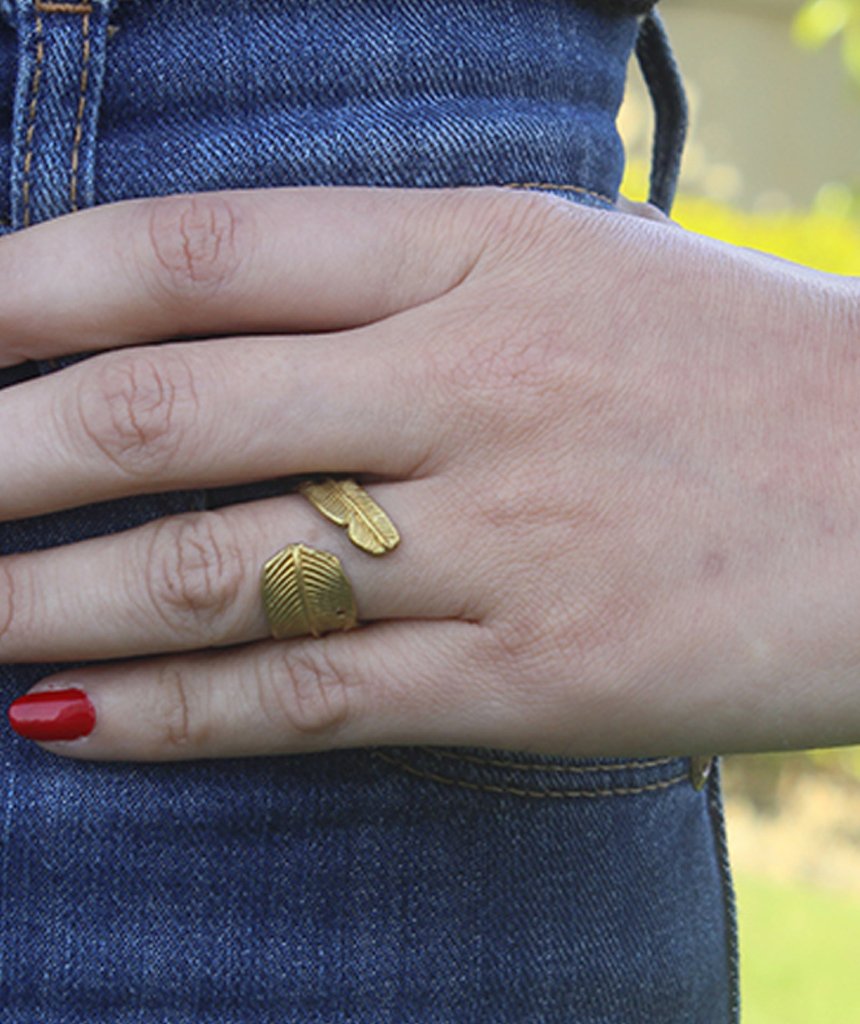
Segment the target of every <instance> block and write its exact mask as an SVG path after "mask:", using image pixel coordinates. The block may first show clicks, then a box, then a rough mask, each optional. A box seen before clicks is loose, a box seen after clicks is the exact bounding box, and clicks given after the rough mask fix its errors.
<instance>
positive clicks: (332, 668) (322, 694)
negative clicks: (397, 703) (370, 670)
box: [252, 641, 362, 749]
mask: <svg viewBox="0 0 860 1024" xmlns="http://www.w3.org/2000/svg"><path fill="white" fill-rule="evenodd" d="M330 642H331V641H323V642H321V643H320V642H318V643H317V644H316V645H314V647H309V646H308V644H307V643H298V644H289V643H288V644H286V645H282V646H273V647H272V648H270V650H269V651H268V653H267V654H266V655H265V656H264V657H263V658H261V659H259V660H258V662H257V670H256V672H255V675H254V694H253V697H252V699H254V700H255V701H256V704H257V706H258V707H259V709H260V711H261V713H262V718H263V721H264V722H266V723H267V724H269V725H271V726H273V727H274V730H275V732H276V733H277V734H280V735H284V736H285V737H289V738H290V739H291V740H292V741H293V742H296V741H297V743H298V745H299V746H301V747H302V748H305V747H306V748H307V749H322V748H324V747H327V746H329V745H333V744H334V743H335V740H336V737H337V736H338V735H339V734H340V733H342V732H343V731H344V729H345V727H346V726H347V725H348V724H350V722H351V721H352V719H353V717H354V707H355V701H356V694H355V693H354V692H353V691H354V690H355V689H357V688H358V687H359V686H360V685H362V684H359V683H357V682H355V681H352V680H350V679H348V678H346V676H345V675H344V672H343V670H342V668H341V666H340V665H338V664H337V662H336V660H335V659H334V658H333V657H332V656H331V655H330V654H329V652H328V650H327V649H326V643H330ZM291 746H292V743H291Z"/></svg>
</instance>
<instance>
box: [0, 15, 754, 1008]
mask: <svg viewBox="0 0 860 1024" xmlns="http://www.w3.org/2000/svg"><path fill="white" fill-rule="evenodd" d="M640 24H641V20H640V19H639V18H638V17H636V16H632V15H629V14H625V13H623V12H622V13H621V14H617V13H616V14H615V15H613V16H610V15H609V14H608V13H607V12H606V11H602V10H601V9H600V7H599V5H597V4H588V5H582V4H578V3H575V2H571V0H529V2H523V0H481V2H479V3H476V2H474V0H424V2H422V3H413V2H411V0H403V2H400V0H349V2H328V0H313V2H311V0H277V2H276V0H205V2H204V0H183V2H182V3H177V2H175V0H119V2H117V0H90V2H86V3H77V2H48V0H0V232H2V233H3V234H6V233H9V232H12V231H17V230H21V229H24V228H26V227H27V226H29V225H31V224H37V223H39V222H41V221H45V220H47V219H49V218H53V217H57V216H59V215H62V214H65V213H68V212H71V211H73V210H76V209H81V208H84V207H87V206H91V205H95V204H103V203H112V202H116V201H118V200H122V199H126V198H130V197H137V196H150V195H160V194H168V193H176V192H192V191H200V190H208V189H226V188H267V187H273V186H284V185H295V186H303V185H328V186H336V185H347V184H349V185H356V184H360V185H372V186H379V187H390V186H409V187H443V186H444V187H447V186H451V187H457V186H466V185H507V184H516V185H519V186H520V187H529V188H532V189H536V190H549V191H553V192H555V193H556V194H558V195H563V196H566V197H567V198H568V199H570V200H571V201H573V202H579V203H585V204H589V205H593V206H598V207H602V208H609V207H610V206H611V204H612V203H613V201H614V199H615V198H616V195H617V189H618V185H619V181H620V178H621V172H622V168H623V152H622V147H621V144H620V141H619V138H618V136H617V133H616V129H615V118H616V114H617V109H618V106H619V103H620V101H621V97H622V93H623V88H624V82H625V76H626V73H627V66H628V62H629V59H630V56H631V54H632V52H633V48H634V45H635V43H636V38H637V33H638V31H639V27H640ZM0 244H2V243H0ZM67 272H68V273H69V274H74V272H75V266H74V259H73V258H72V257H70V259H69V261H68V266H67ZM63 362H65V361H63V360H56V361H53V360H52V361H48V362H45V363H42V364H39V365H38V366H37V365H28V366H23V367H15V368H13V369H11V370H7V371H0V384H2V385H3V386H7V387H14V386H15V385H16V382H18V381H19V380H20V379H21V378H23V377H26V376H32V375H34V374H38V373H43V374H44V373H51V372H62V365H63ZM0 400H2V396H0ZM276 487H277V485H268V486H259V487H253V488H237V489H235V490H228V491H227V492H224V491H222V492H220V493H203V492H200V491H193V492H178V493H172V494H167V495H153V496H150V497H145V498H134V499H130V500H124V501H115V502H110V503H106V504H102V505H98V506H90V507H88V508H84V509H74V510H70V511H67V512H61V513H57V514H53V515H50V516H43V517H39V518H33V519H30V520H26V521H21V522H14V523H0V553H3V554H8V553H10V552H15V551H27V550H32V549H35V548H45V547H51V546H55V545H59V544H66V543H72V542H74V541H77V540H80V539H82V538H85V537H90V536H94V535H99V534H104V533H108V532H115V531H120V530H124V529H128V528H130V527H133V526H135V525H137V524H139V523H142V522H145V521H147V520H150V519H153V518H156V517H160V516H166V515H169V514H171V513H174V512H179V511H185V510H188V509H191V508H202V507H206V506H207V505H208V506H212V505H215V504H218V503H221V502H224V501H227V500H236V499H237V498H242V499H243V500H249V499H252V498H253V497H255V496H257V495H259V494H263V493H271V492H272V490H273V488H276ZM278 541H279V539H278V538H275V539H274V540H273V543H274V544H275V546H276V545H277V543H278ZM50 668H51V666H46V665H11V666H10V665H5V666H0V682H2V687H3V695H4V700H5V702H6V704H8V703H9V702H11V700H12V699H14V697H16V696H18V695H19V694H20V693H22V692H23V691H24V690H25V689H26V688H27V687H28V686H29V685H31V684H32V683H33V682H35V681H36V680H38V679H39V678H41V677H42V676H43V675H44V674H45V673H46V672H47V671H49V669H50ZM718 774H719V773H718V769H717V768H715V769H714V770H713V771H712V772H711V774H710V777H709V778H708V780H707V782H706V784H705V785H704V787H703V788H699V787H697V786H695V785H694V781H695V780H696V778H697V772H696V766H695V765H694V763H693V762H691V760H690V759H688V758H642V759H635V758H634V759H596V760H595V759H592V760H583V759H575V758H564V757H546V756H535V755H530V754H525V753H522V752H515V751H504V750H487V749H482V748H481V749H479V748H448V747H427V748H423V747H422V748H417V747H398V748H379V749H375V748H374V749H357V750H349V751H339V752H334V753H325V754H315V755H302V756H290V757H277V758H275V757H273V758H261V759H247V760H231V761H208V762H201V763H185V764H159V765H136V764H125V763H118V764H98V763H96V764H87V763H78V762H70V761H65V760H62V759H59V758H55V757H52V756H50V755H48V754H45V753H43V752H41V751H40V750H39V749H38V748H37V747H35V746H34V745H32V744H30V743H28V742H26V741H24V740H22V739H19V738H17V737H15V736H14V735H13V734H12V733H11V731H10V730H8V729H7V728H5V727H4V728H3V729H2V730H0V1024H132V1022H133V1024H371V1022H372V1024H410V1022H414V1024H652V1022H653V1024H729V1022H734V1021H736V1012H737V1011H736V1000H737V986H736V977H735V974H736V972H735V952H734V948H735V947H734V921H733V909H732V897H731V888H730V882H729V878H728V866H727V861H726V852H725V837H724V835H723V825H722V810H721V803H720V793H719V781H718Z"/></svg>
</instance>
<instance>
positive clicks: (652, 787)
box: [373, 750, 688, 800]
mask: <svg viewBox="0 0 860 1024" xmlns="http://www.w3.org/2000/svg"><path fill="white" fill-rule="evenodd" d="M373 756H374V757H378V758H379V759H380V760H381V761H386V762H387V763H388V764H391V765H394V766H395V767H396V768H399V769H400V770H401V771H404V772H408V773H409V774H410V775H417V776H418V777H419V778H422V779H430V781H431V782H441V783H443V784H444V785H446V786H458V787H460V788H461V789H472V790H477V791H479V792H481V793H507V794H509V795H511V796H524V797H530V798H532V799H537V800H547V799H549V800H552V799H568V800H577V799H579V800H598V799H600V798H601V797H606V796H636V795H638V794H640V793H655V792H657V791H659V790H662V789H669V788H671V787H672V786H677V785H678V784H679V783H681V782H686V781H687V778H688V773H687V772H686V771H685V772H683V773H682V774H680V775H673V776H672V777H671V778H668V779H663V780H662V781H661V782H651V783H648V784H647V785H644V786H630V787H618V788H614V789H550V790H546V791H544V790H540V789H515V788H514V787H512V786H510V787H509V786H492V785H489V784H488V783H481V782H467V781H466V780H465V779H452V778H449V777H447V776H445V775H436V774H435V773H434V772H426V771H423V770H422V769H420V768H413V767H412V765H410V764H407V763H406V762H405V761H400V760H399V759H398V758H396V757H392V756H391V755H390V754H383V753H382V751H380V750H375V751H374V752H373Z"/></svg>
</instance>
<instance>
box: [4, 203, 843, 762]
mask: <svg viewBox="0 0 860 1024" xmlns="http://www.w3.org/2000/svg"><path fill="white" fill-rule="evenodd" d="M0 265H2V271H3V275H4V281H5V282H6V286H5V296H4V300H3V307H2V309H3V313H2V319H0V324H2V328H0V362H2V363H4V364H6V365H9V364H12V363H15V362H18V361H21V360H24V359H28V358H31V359H32V358H45V357H51V356H58V355H61V354H66V353H74V352H79V351H87V350H93V349H105V350H107V349H110V350H114V351H106V352H104V353H103V354H100V355H97V356H95V357H93V358H92V359H90V360H87V361H84V362H82V363H79V364H76V365H74V366H72V367H69V368H67V369H65V370H62V371H60V372H57V373H55V374H52V375H49V376H47V377H44V378H42V379H39V380H33V381H30V382H27V383H24V384H20V385H17V386H15V387H13V388H10V389H8V390H7V391H5V392H4V393H2V395H0V466H2V472H3V484H4V486H3V491H2V494H0V518H2V519H6V520H11V519H15V518H20V517H25V516H31V515H36V514H40V513H46V512H50V511H53V510H57V509H60V508H63V507H68V506H72V505H81V504H85V503H88V502H94V501H101V500H107V499H111V498H116V497H119V496H121V495H131V494H140V493H147V492H157V491H160V490H168V489H171V488H186V487H211V486H221V485H227V484H236V483H241V482H247V481H253V480H259V479H265V478H275V477H279V476H286V475H293V474H306V473H335V474H355V475H361V477H362V479H363V480H364V481H365V483H366V484H367V486H368V488H369V490H370V491H371V492H372V494H373V496H374V497H375V498H376V500H377V501H379V503H380V504H381V505H382V506H383V507H384V508H385V509H386V510H387V511H388V512H389V514H390V515H391V517H392V518H393V520H394V521H395V522H396V523H397V525H398V526H399V527H400V529H401V532H402V534H403V543H402V544H401V545H400V546H399V547H398V548H397V550H395V551H394V552H392V553H390V554H388V555H387V556H386V557H385V558H382V559H373V558H370V557H368V556H367V555H365V554H363V553H362V552H360V551H357V550H356V549H355V548H354V547H353V546H352V545H351V544H350V542H349V541H348V539H347V538H346V535H345V534H344V533H343V532H342V531H340V530H339V529H337V528H336V527H335V526H332V525H331V524H329V523H328V522H326V521H325V520H324V519H322V518H321V517H320V516H319V515H318V514H317V513H316V512H315V511H314V510H313V509H312V508H311V506H310V505H309V504H308V503H307V502H306V501H305V500H304V499H303V498H301V497H299V496H297V495H285V496H283V497H280V498H276V499H269V500H261V501H256V502H253V503H248V504H244V505H237V506H233V507H228V508H223V509H220V510H217V511H210V512H204V513H189V514H186V515H183V516H178V517H175V518H172V519H167V520H163V521H161V522H156V523H152V524H149V525H146V526H143V527H141V528H138V529H135V530H130V531H128V532H126V533H124V534H118V535H114V536H109V537H101V538H97V539H94V540H89V541H86V542H82V543H79V544H74V545H69V546H68V547H64V548H55V549H52V550H46V551H39V552H29V553H25V554H20V555H14V556H8V557H5V558H2V559H0V661H10V662H11V661H39V662H42V661H55V662H57V661H63V660H68V661H72V660H84V659H119V660H115V661H113V662H111V663H109V664H105V665H93V666H90V667H88V668H83V669H76V670H67V671H63V672H60V673H58V674H57V675H55V676H53V677H51V678H50V679H47V680H45V681H43V682H42V683H40V684H39V686H38V687H37V688H36V689H37V690H38V691H44V690H47V689H50V690H60V691H64V690H68V689H69V688H76V689H79V690H81V691H83V692H84V693H85V694H86V696H87V699H88V701H89V702H90V703H89V706H91V707H92V708H93V709H94V711H95V727H94V728H93V729H92V731H91V732H90V733H89V734H88V735H86V736H83V737H81V738H78V739H75V740H73V741H71V742H49V743H46V744H45V745H46V747H47V749H49V750H52V751H54V752H56V753H58V754H64V755H68V756H73V757H80V758H98V759H124V760H125V759H179V758H194V757H218V756H235V755H245V754H269V753H281V752H283V753H289V752H300V751H310V750H319V749H324V748H329V747H345V746H360V745H367V744H389V743H444V744H470V745H471V744H478V745H489V746H494V747H510V748H517V749H524V750H532V751H545V752H552V753H567V754H576V755H594V754H605V755H611V754H619V755H620V754H650V753H660V754H671V753H680V754H683V753H687V754H689V753H698V752H711V751H714V750H719V751H724V750H730V749H732V750H735V749H754V748H767V747H773V746H783V745H795V746H802V745H808V744H811V743H815V744H824V743H838V742H849V741H856V740H857V739H858V738H860V700H858V696H857V687H856V682H855V680H856V669H857V662H858V654H860V641H858V638H860V621H858V619H860V601H858V599H857V593H858V589H860V544H858V543H857V541H858V513H857V510H858V508H860V493H858V492H860V480H858V453H860V437H858V420H857V409H858V408H860V404H858V397H860V395H858V392H860V381H858V369H857V360H856V342H857V323H858V316H857V309H858V298H857V285H856V282H853V281H848V280H843V279H838V278H835V277H829V276H826V275H822V274H819V273H815V272H813V271H807V270H804V269H802V268H799V267H796V266H793V265H791V264H783V263H778V262H777V261H773V260H770V259H767V258H765V257H760V256H758V255H757V254H754V253H750V252H747V251H743V250H733V249H731V248H729V247H727V246H723V245H721V244H719V243H716V242H712V241H709V240H706V239H703V238H700V237H697V236H694V235H690V234H688V233H686V232H683V231H681V230H678V229H677V228H674V227H672V228H669V227H667V226H666V225H665V224H662V223H658V222H652V221H649V220H644V219H640V218H636V217H628V216H624V215H622V214H619V213H610V212H603V211H597V210H589V209H584V208H581V207H577V206H575V205H572V204H570V203H567V202H565V201H563V200H556V199H553V198H551V197H547V196H543V195H534V194H522V193H519V194H518V193H514V192H507V191H497V190H491V189H487V190H462V191H460V190H457V191H444V192H424V191H419V190H415V191H394V190H391V191H388V190H363V189H300V190H271V191H260V192H250V191H249V192H233V193H217V194H205V195H203V194H201V195H197V196H177V197H171V198H166V199H157V200H144V201H133V202H126V203H120V204H117V205H114V206H106V207H100V208H96V209H93V210H88V211H85V212H83V213H79V214H74V215H71V216H68V217H64V218H61V219H59V220H56V221H52V222H50V223H46V224H43V225H40V226H38V227H35V228H32V229H28V230H27V231H24V232H21V233H19V234H17V235H14V236H10V237H8V238H6V239H4V240H3V241H2V242H0ZM69 267H74V268H75V270H74V273H69V270H68V268H69ZM177 337H179V338H187V339H192V340H183V341H172V342H170V343H167V344H160V345H157V346H155V345H151V344H147V343H150V342H155V341H164V340H165V339H171V338H173V339H175V338H177ZM193 339H198V340H193ZM199 339H203V340H199ZM372 481H375V482H372ZM297 541H301V542H304V543H306V544H309V545H311V546H313V547H317V548H322V549H325V550H328V551H332V552H334V553H336V554H337V555H338V557H339V558H340V560H341V562H342V563H343V565H344V567H345V569H346V572H347V575H348V576H349V578H350V579H351V581H352V584H353V588H354V590H355V593H356V595H357V600H358V607H359V614H360V617H361V620H362V623H363V625H362V626H361V628H360V629H357V630H355V631H352V632H347V633H336V634H331V635H328V636H326V637H325V638H322V639H301V640H292V641H273V640H271V639H267V636H268V632H267V623H266V619H265V616H264V613H263V609H262V605H261V600H260V590H259V573H260V567H261V565H262V563H263V562H264V561H265V560H266V559H267V558H268V557H269V556H270V555H272V554H273V553H274V552H275V551H277V550H278V549H279V548H281V547H283V546H284V545H286V544H288V543H291V542H297ZM215 648H228V649H226V650H215ZM141 656H146V657H143V658H141ZM132 657H134V658H138V659H139V660H135V661H124V660H122V659H128V658H132ZM19 707H20V705H19ZM89 724H90V725H91V724H92V723H91V722H90V723H89Z"/></svg>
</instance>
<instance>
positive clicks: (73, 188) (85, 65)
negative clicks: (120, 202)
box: [69, 14, 90, 210]
mask: <svg viewBox="0 0 860 1024" xmlns="http://www.w3.org/2000/svg"><path fill="white" fill-rule="evenodd" d="M81 31H82V33H83V60H82V63H81V91H80V96H79V98H78V116H77V120H76V122H75V139H74V142H73V144H72V175H71V178H70V180H69V199H70V201H71V206H72V210H77V208H78V159H79V155H80V150H81V136H82V135H83V131H84V108H85V107H86V105H87V80H88V78H89V61H90V16H89V14H85V15H84V22H83V25H82V27H81Z"/></svg>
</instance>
